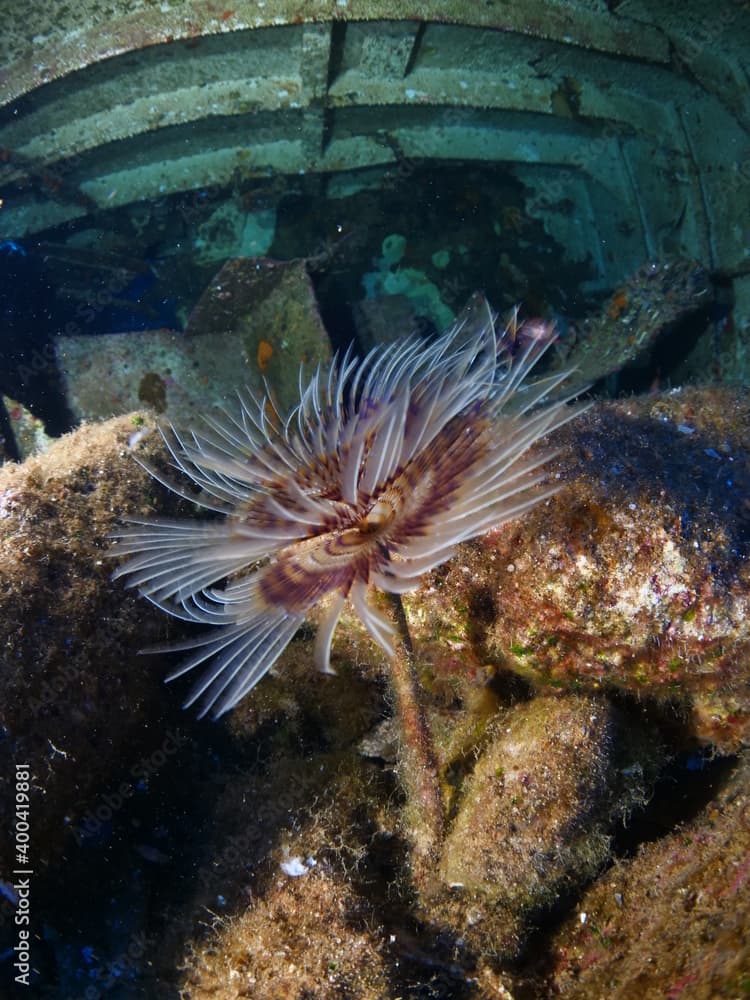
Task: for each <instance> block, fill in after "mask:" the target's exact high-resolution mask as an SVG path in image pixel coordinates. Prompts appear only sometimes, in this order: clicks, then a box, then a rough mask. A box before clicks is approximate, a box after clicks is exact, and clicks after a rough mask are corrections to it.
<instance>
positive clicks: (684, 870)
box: [549, 757, 750, 1000]
mask: <svg viewBox="0 0 750 1000" xmlns="http://www.w3.org/2000/svg"><path fill="white" fill-rule="evenodd" d="M748 778H750V769H749V768H748V760H747V757H744V758H743V760H742V761H741V763H740V765H739V766H738V767H736V769H735V771H734V773H733V774H732V775H731V776H730V778H729V780H728V781H727V782H726V784H725V786H724V787H723V788H722V789H721V790H720V791H719V794H718V795H717V796H716V797H715V798H714V799H713V801H712V802H711V803H710V804H709V805H708V806H707V807H706V808H705V809H703V810H702V811H701V812H700V813H699V815H698V816H696V818H695V819H694V820H692V821H691V822H689V823H686V824H685V825H684V826H682V827H681V828H680V829H678V830H676V831H675V832H674V833H671V834H669V835H668V836H666V837H664V838H662V839H661V840H659V841H657V842H655V843H652V844H648V845H646V846H644V847H643V848H642V849H641V851H640V852H639V854H638V855H637V856H636V857H634V858H632V859H628V860H625V861H623V862H621V863H620V864H618V865H617V866H616V867H614V868H613V869H611V870H610V871H608V872H606V873H605V874H604V875H603V876H602V878H601V879H600V880H599V881H598V882H597V883H596V884H595V885H594V886H592V887H591V888H590V889H589V890H588V891H587V892H586V893H585V894H584V895H583V896H582V897H581V899H580V900H579V901H578V904H577V906H576V908H575V912H574V913H572V914H571V915H570V917H569V918H568V919H567V920H566V921H565V923H564V924H563V926H562V927H561V928H560V930H559V931H558V932H557V933H556V934H555V936H554V939H553V942H552V950H551V955H552V963H553V971H552V974H551V977H550V979H551V982H550V984H549V993H550V994H551V995H553V996H559V997H570V998H571V1000H572V998H575V1000H579V998H582V997H585V998H588V997H611V998H612V1000H630V998H631V997H640V998H641V1000H662V998H664V997H670V998H680V1000H683V998H684V1000H687V998H690V1000H735V998H737V997H742V996H746V995H747V991H748V985H749V984H750V944H749V943H748V934H747V929H748V926H749V925H750V893H748V881H749V880H750V796H749V795H748Z"/></svg>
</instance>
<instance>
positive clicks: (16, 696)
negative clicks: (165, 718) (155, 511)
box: [0, 417, 166, 871]
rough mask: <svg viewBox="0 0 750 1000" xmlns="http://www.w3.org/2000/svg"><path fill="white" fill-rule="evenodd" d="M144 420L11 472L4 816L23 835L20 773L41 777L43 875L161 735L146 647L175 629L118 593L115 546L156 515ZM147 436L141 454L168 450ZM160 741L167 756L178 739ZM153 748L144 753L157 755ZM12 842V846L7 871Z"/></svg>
mask: <svg viewBox="0 0 750 1000" xmlns="http://www.w3.org/2000/svg"><path fill="white" fill-rule="evenodd" d="M147 430H148V427H147V425H146V424H144V421H143V420H142V419H141V418H135V420H134V418H132V417H122V418H119V419H116V420H112V421H110V422H108V423H105V424H101V425H98V426H87V427H83V428H81V429H80V430H78V431H76V432H75V433H73V434H69V435H66V436H65V437H63V438H61V439H60V440H59V441H57V442H56V443H55V444H54V445H53V446H52V447H51V448H50V449H49V451H48V452H46V453H45V454H43V455H40V456H39V457H37V458H31V459H28V460H27V461H26V462H25V463H24V464H23V465H13V464H8V465H5V466H3V468H2V469H0V634H2V636H3V641H2V650H1V651H0V673H1V675H2V700H1V702H0V725H1V726H2V732H3V736H4V738H3V739H2V741H0V755H1V756H2V761H3V766H2V769H0V805H1V807H2V810H3V828H4V829H5V828H6V823H7V824H9V823H10V819H9V816H8V810H9V809H10V804H11V802H12V801H13V793H12V781H13V775H14V765H16V764H27V765H28V766H29V770H30V773H31V805H30V810H31V829H32V831H33V849H34V856H35V857H34V860H35V865H39V866H42V865H43V864H45V863H47V862H49V861H50V859H51V858H52V857H54V856H57V855H59V854H61V853H62V852H63V851H64V849H65V846H66V844H67V843H69V838H71V837H73V836H74V831H75V830H76V829H77V827H78V825H79V823H80V822H81V821H82V818H83V816H84V815H85V813H86V811H87V810H88V809H90V808H91V807H92V806H98V805H102V803H101V802H99V800H98V798H97V796H96V794H95V790H97V789H101V791H102V792H111V791H112V785H111V782H112V780H113V775H116V774H118V768H119V767H120V766H121V764H122V762H124V761H128V762H132V760H133V753H134V750H133V746H136V747H137V746H138V745H139V743H138V739H137V736H138V735H139V734H140V733H142V732H143V730H144V727H146V726H148V725H149V722H151V723H153V722H154V719H155V714H154V713H155V706H157V705H158V704H159V701H160V698H159V693H160V689H161V684H162V678H161V677H160V675H159V673H158V672H155V671H154V670H153V664H152V663H151V662H149V661H148V659H147V658H144V657H138V656H137V655H136V654H137V651H138V649H139V647H140V646H141V645H143V644H144V643H145V642H148V641H149V640H152V641H153V640H154V639H155V638H156V636H157V635H163V620H162V619H161V616H160V615H158V613H156V612H154V611H151V610H149V609H148V608H147V607H145V606H144V604H143V602H142V601H140V600H138V599H137V598H136V597H135V596H134V595H131V594H125V593H123V591H122V590H121V588H119V587H115V586H113V584H112V583H111V581H110V574H111V571H112V563H111V561H110V560H108V559H107V558H106V553H107V550H108V549H109V547H110V542H109V538H108V535H109V533H110V532H111V531H112V530H113V529H114V527H115V524H116V523H117V521H118V518H120V517H121V516H122V515H124V514H138V513H142V512H143V511H144V510H145V509H147V508H148V507H150V506H151V504H152V499H153V495H154V494H153V481H152V480H151V478H150V477H149V476H148V475H147V473H146V472H145V471H144V470H143V469H141V468H140V467H139V466H138V465H137V464H136V463H135V462H134V461H133V460H132V457H131V454H130V447H129V446H130V443H132V441H133V439H134V436H136V437H138V438H139V439H140V438H142V437H143V435H144V433H145V432H146V431H147ZM157 440H158V438H157V435H156V434H153V433H152V434H150V436H146V437H145V439H144V440H143V441H142V443H141V448H142V451H141V454H143V455H144V456H146V457H148V456H149V455H150V454H153V453H154V452H155V451H156V450H157V449H158V447H159V446H158V444H157ZM156 731H157V733H158V734H159V735H158V738H155V737H154V736H153V735H149V738H148V743H147V746H148V748H149V749H150V750H156V749H157V748H158V747H159V746H160V744H161V743H162V742H163V740H164V739H165V738H166V733H165V731H164V728H163V727H160V728H158V729H157V730H156ZM144 749H145V748H144ZM10 847H11V840H10V838H7V837H3V838H2V848H0V851H1V852H2V862H3V864H6V863H7V865H8V869H6V871H7V870H9V868H12V865H11V864H10V860H9V853H8V852H9V851H10Z"/></svg>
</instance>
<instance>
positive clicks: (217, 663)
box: [114, 295, 579, 716]
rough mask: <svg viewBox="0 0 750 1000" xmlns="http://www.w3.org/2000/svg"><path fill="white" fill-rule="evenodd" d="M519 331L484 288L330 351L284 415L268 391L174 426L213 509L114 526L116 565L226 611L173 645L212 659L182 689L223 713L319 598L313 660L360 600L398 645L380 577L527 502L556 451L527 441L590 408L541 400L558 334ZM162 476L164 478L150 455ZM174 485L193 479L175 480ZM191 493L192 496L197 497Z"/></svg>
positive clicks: (165, 604)
mask: <svg viewBox="0 0 750 1000" xmlns="http://www.w3.org/2000/svg"><path fill="white" fill-rule="evenodd" d="M550 339H551V338H550V337H539V336H534V337H532V338H530V339H529V340H528V341H527V342H526V344H525V346H524V343H523V338H519V337H517V329H516V323H515V318H514V320H513V321H512V322H511V324H510V325H509V326H508V327H507V328H506V329H505V330H504V331H498V330H497V329H496V316H495V315H494V314H493V313H492V312H491V310H490V308H489V306H488V305H487V303H486V301H485V300H484V298H483V297H482V296H479V295H477V296H474V298H473V299H472V300H471V302H470V303H469V305H468V306H467V308H466V309H465V310H464V312H463V313H462V314H461V316H460V317H459V319H458V320H457V322H456V323H455V324H454V325H453V326H452V327H451V328H450V329H449V330H448V331H447V332H446V333H444V334H443V335H442V336H441V337H439V338H437V339H435V340H433V341H432V342H425V341H424V340H423V339H422V338H420V337H418V336H412V337H410V338H408V339H405V340H402V341H400V342H397V343H393V344H391V345H389V346H387V347H376V348H375V349H373V350H372V351H371V352H370V353H369V354H368V355H367V356H366V357H365V358H364V359H363V360H358V359H356V358H355V357H354V356H353V355H352V353H351V351H347V352H346V353H345V354H344V355H343V357H342V358H341V359H340V361H339V362H338V363H336V360H334V363H333V364H332V365H331V367H330V369H329V370H328V371H327V372H326V371H323V370H321V369H320V367H319V368H318V370H317V371H316V372H315V373H314V374H313V376H312V378H311V379H310V381H309V382H308V383H307V384H306V385H305V384H303V381H302V374H300V400H299V403H298V404H297V405H296V406H295V407H294V409H293V410H292V411H291V413H290V414H289V415H288V417H286V418H285V419H283V418H282V417H281V415H280V414H279V413H278V411H277V410H276V408H275V406H274V404H273V402H272V400H271V399H270V397H266V398H263V399H261V400H257V399H255V398H254V397H252V396H248V397H241V399H240V404H241V405H240V408H239V410H238V412H237V413H236V415H229V414H228V413H227V414H223V415H222V416H221V417H220V418H219V419H214V418H210V417H207V418H206V419H205V427H204V428H201V429H200V430H195V431H193V432H192V433H190V434H189V435H180V434H178V433H177V432H176V431H175V430H174V429H173V428H170V429H168V430H162V432H161V433H162V436H163V437H164V440H165V443H166V445H167V448H168V449H169V452H170V454H171V456H172V459H173V463H174V466H175V467H176V468H177V469H178V470H179V471H180V472H181V473H183V474H184V475H185V476H187V477H188V478H189V479H190V480H192V482H193V483H194V484H197V485H198V486H199V487H201V490H202V492H201V494H200V497H199V499H198V501H194V502H198V503H199V504H200V505H201V506H203V507H205V508H207V509H209V510H214V511H219V512H220V513H221V514H223V515H224V517H223V518H221V519H219V520H215V519H214V520H210V521H205V520H204V521H201V520H183V521H178V520H174V521H171V520H150V521H147V520H143V521H141V520H135V521H132V522H131V523H130V525H129V526H128V527H125V528H123V529H121V531H120V532H119V533H118V534H117V535H116V536H115V537H116V538H117V539H119V545H118V546H117V548H116V550H115V553H114V554H115V555H124V556H128V557H130V558H129V559H128V561H127V562H125V563H124V565H122V566H121V567H120V568H119V569H118V570H117V572H116V573H115V576H126V577H127V578H128V585H129V586H133V587H138V588H139V589H140V592H141V593H142V594H143V595H145V596H146V597H148V598H149V599H150V600H151V601H153V603H154V604H156V605H158V606H159V607H160V608H162V609H163V610H164V611H166V612H168V613H169V614H171V615H174V616H175V617H177V618H182V619H184V620H185V621H189V622H199V623H201V624H205V625H211V626H215V627H214V628H213V629H212V630H210V631H209V632H208V634H205V635H202V636H198V637H197V638H194V639H189V640H187V641H185V642H183V643H175V644H171V645H170V646H168V647H162V648H163V649H169V650H191V651H192V652H191V655H190V656H189V657H188V658H187V659H186V660H185V661H184V662H183V663H182V664H181V666H180V667H179V668H178V669H177V670H176V671H175V672H174V673H173V674H172V675H171V676H170V677H169V678H168V679H169V680H172V679H174V678H175V677H179V676H181V675H182V674H184V673H186V672H187V671H190V670H193V669H194V668H196V667H199V666H201V665H202V664H206V665H207V667H206V670H205V672H204V673H203V675H202V676H201V678H200V680H199V682H198V683H197V684H196V686H195V687H194V689H193V691H192V693H191V694H190V697H189V699H188V701H187V702H186V707H187V705H191V704H192V703H193V702H195V701H198V700H200V703H201V707H202V711H201V714H205V712H207V711H208V710H209V709H211V710H212V711H213V714H214V715H215V716H219V715H221V714H222V713H224V712H226V711H227V710H228V709H230V708H232V707H233V706H234V705H236V704H237V702H238V701H239V700H240V699H241V698H243V697H244V696H245V695H246V694H247V693H248V691H250V690H251V689H252V688H253V687H254V685H255V684H257V682H258V681H259V680H260V678H261V677H262V676H263V675H264V674H265V673H266V671H267V670H269V669H270V668H271V667H272V666H273V664H274V663H275V661H276V660H277V658H278V657H279V656H280V655H281V653H282V652H283V650H284V649H285V647H286V646H287V644H288V643H289V642H290V640H291V639H292V637H293V636H294V634H295V632H296V631H297V629H298V628H299V627H300V625H301V624H302V623H303V621H304V619H305V615H306V614H307V613H308V612H309V611H310V609H311V608H312V607H313V606H315V605H318V604H320V603H321V602H324V604H325V611H324V614H323V618H322V621H321V624H320V625H319V628H318V633H317V639H316V644H315V661H316V664H317V666H318V667H319V668H320V669H321V670H324V671H329V670H330V665H329V656H330V650H331V640H332V638H333V633H334V630H335V628H336V624H337V622H338V619H339V616H340V614H341V611H342V608H343V606H344V604H345V602H346V601H347V600H349V601H350V602H351V604H352V605H353V607H354V609H355V610H356V612H357V614H358V615H359V617H360V618H361V620H362V622H363V623H364V625H365V626H366V628H367V630H368V631H369V632H370V634H371V636H372V637H373V639H374V640H375V641H376V642H377V643H379V644H380V646H382V648H383V649H384V650H385V652H386V653H387V654H388V655H389V656H391V655H392V654H393V651H394V642H395V633H394V627H393V625H392V624H391V622H390V620H389V619H388V618H387V617H386V616H385V615H384V614H383V612H382V611H380V610H379V609H378V608H377V607H376V605H375V604H374V603H373V601H372V590H373V588H380V589H381V590H384V591H391V592H393V593H396V594H400V593H404V592H407V591H410V590H413V589H415V588H416V587H418V585H419V583H420V580H421V579H422V577H423V576H424V574H425V573H427V572H428V571H429V570H432V569H434V568H435V567H436V566H438V565H440V564H441V563H443V562H445V560H447V559H450V557H451V556H452V555H453V553H454V551H455V549H456V546H457V545H458V544H459V543H460V542H463V541H466V540H467V539H470V538H474V537H475V536H477V535H480V534H482V533H484V532H486V531H488V530H489V529H490V528H493V527H496V526H498V525H500V524H502V523H504V522H505V521H508V520H510V519H512V518H515V517H517V516H518V515H519V514H522V513H523V512H524V511H527V510H528V509H529V508H530V507H532V506H533V505H534V504H536V503H538V502H539V501H540V500H541V499H543V498H544V497H547V496H549V495H550V494H551V493H554V492H555V488H554V487H553V488H551V489H550V488H547V489H544V488H542V489H540V488H538V486H539V483H540V482H541V480H542V479H543V478H544V471H543V466H544V463H545V462H546V461H547V460H548V459H549V457H550V455H549V453H540V452H538V451H537V452H535V453H534V454H529V453H528V452H529V448H530V446H531V445H533V444H534V443H535V442H536V441H537V440H538V439H539V438H541V437H542V436H543V435H545V434H547V433H548V432H549V431H550V430H552V429H553V428H556V427H559V426H560V425H561V424H563V423H565V422H566V421H567V420H569V419H570V418H571V417H572V416H573V415H575V413H577V412H579V408H577V407H570V406H567V405H566V403H567V400H562V401H557V402H553V403H547V405H543V404H544V401H545V399H546V398H547V397H548V396H549V394H550V392H551V391H552V390H554V389H555V388H556V387H557V386H558V385H559V384H560V383H561V382H562V381H563V380H564V379H565V378H566V377H567V375H568V374H569V373H568V372H566V373H564V374H562V375H557V376H555V377H553V378H548V379H543V380H540V381H537V382H534V383H530V384H526V383H525V379H526V376H527V375H528V373H529V371H530V370H531V369H532V368H533V366H534V365H535V364H536V362H537V361H538V359H539V357H540V356H541V354H542V353H543V352H544V351H545V349H546V348H547V346H549V343H550ZM149 471H151V472H152V474H153V475H155V476H156V478H160V477H159V476H158V475H157V474H156V473H154V472H153V471H152V470H149ZM160 481H161V482H163V484H164V485H165V486H168V487H169V488H170V489H172V490H173V491H174V492H176V493H178V494H180V495H183V496H185V495H186V494H184V493H183V492H182V491H181V490H180V489H179V488H177V487H175V486H174V485H172V484H171V483H169V482H166V481H164V480H163V479H160ZM189 499H193V498H192V497H190V498H189Z"/></svg>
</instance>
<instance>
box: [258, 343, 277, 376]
mask: <svg viewBox="0 0 750 1000" xmlns="http://www.w3.org/2000/svg"><path fill="white" fill-rule="evenodd" d="M272 357H273V344H270V343H269V342H268V341H267V340H261V341H259V343H258V368H260V370H261V371H262V372H264V371H265V370H266V368H267V367H268V362H269V361H270V360H271V358H272Z"/></svg>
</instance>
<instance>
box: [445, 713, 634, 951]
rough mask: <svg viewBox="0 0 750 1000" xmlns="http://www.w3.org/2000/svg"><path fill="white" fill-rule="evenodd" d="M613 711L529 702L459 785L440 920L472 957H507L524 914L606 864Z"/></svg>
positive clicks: (508, 719) (498, 730)
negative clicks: (456, 932)
mask: <svg viewBox="0 0 750 1000" xmlns="http://www.w3.org/2000/svg"><path fill="white" fill-rule="evenodd" d="M614 735H615V723H614V719H613V714H612V709H611V707H610V706H609V705H608V704H607V702H606V701H604V700H601V699H591V698H581V697H577V696H573V697H566V698H537V699H535V700H534V701H532V702H530V703H529V704H527V705H521V706H518V707H516V708H515V709H513V710H512V711H511V712H510V713H508V715H506V716H504V717H502V718H501V720H500V721H499V722H498V723H496V725H495V727H494V735H493V737H492V740H491V742H490V743H489V745H488V746H487V748H486V749H485V750H484V752H483V754H482V756H481V757H480V758H479V761H478V763H477V766H476V768H475V769H474V772H473V774H471V776H470V777H469V778H468V779H467V780H466V781H465V782H464V786H463V791H462V794H461V798H460V801H459V805H458V812H457V815H456V818H455V820H454V822H453V824H452V827H451V829H450V832H449V833H448V836H447V838H446V841H445V845H444V849H443V857H442V861H441V865H440V873H441V876H442V879H443V881H444V882H445V883H446V885H447V886H448V887H449V888H450V894H448V895H445V894H444V897H443V899H442V900H440V901H439V902H438V903H437V906H436V907H435V908H434V910H431V912H437V913H443V914H444V915H445V916H447V917H448V919H449V922H450V923H451V925H452V926H454V927H458V928H460V931H461V934H462V936H463V937H464V938H466V939H467V940H468V941H469V943H470V944H473V945H474V946H475V947H476V948H478V950H479V951H480V952H481V951H490V952H493V953H495V952H506V953H511V954H512V953H514V952H515V951H516V950H517V949H518V947H519V944H520V942H521V940H522V938H523V933H524V931H525V930H526V929H527V925H528V923H529V921H530V919H531V918H532V916H534V915H536V914H538V913H539V911H540V910H541V909H542V908H543V907H545V906H549V905H551V904H552V903H554V902H555V900H556V899H557V898H558V896H559V894H560V892H561V890H563V889H564V890H565V891H567V892H570V891H571V889H572V888H573V887H574V886H575V885H576V884H580V883H582V882H583V881H584V880H586V879H590V878H591V877H592V876H593V875H594V874H595V873H596V871H597V869H598V868H599V867H600V866H601V865H602V863H603V862H604V861H605V860H606V859H607V857H608V853H609V850H608V848H609V844H608V838H607V827H608V820H609V812H610V809H611V805H612V799H613V796H614V794H615V791H616V788H617V781H616V775H615V772H614V767H613V763H612V760H611V757H610V749H611V742H612V739H613V737H614Z"/></svg>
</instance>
